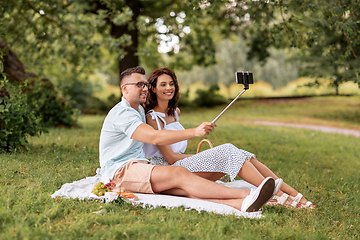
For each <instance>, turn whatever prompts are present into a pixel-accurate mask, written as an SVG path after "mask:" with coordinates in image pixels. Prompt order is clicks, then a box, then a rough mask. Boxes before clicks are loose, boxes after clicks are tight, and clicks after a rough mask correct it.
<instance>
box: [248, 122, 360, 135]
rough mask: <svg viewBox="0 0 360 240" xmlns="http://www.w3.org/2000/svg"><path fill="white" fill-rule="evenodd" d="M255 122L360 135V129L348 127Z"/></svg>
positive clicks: (265, 123)
mask: <svg viewBox="0 0 360 240" xmlns="http://www.w3.org/2000/svg"><path fill="white" fill-rule="evenodd" d="M254 123H255V124H262V125H270V126H281V127H294V128H305V129H312V130H315V131H321V132H327V133H339V134H345V135H353V136H356V137H360V131H359V130H354V129H348V128H338V127H328V126H321V125H308V124H298V123H282V122H269V121H254Z"/></svg>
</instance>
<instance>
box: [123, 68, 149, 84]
mask: <svg viewBox="0 0 360 240" xmlns="http://www.w3.org/2000/svg"><path fill="white" fill-rule="evenodd" d="M133 73H139V74H141V75H145V69H144V68H143V67H140V66H137V67H133V68H128V69H126V70H124V71H123V72H122V73H121V74H120V86H121V85H122V82H123V79H124V78H125V77H127V76H130V75H131V74H133Z"/></svg>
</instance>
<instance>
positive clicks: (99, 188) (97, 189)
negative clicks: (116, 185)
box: [91, 182, 108, 197]
mask: <svg viewBox="0 0 360 240" xmlns="http://www.w3.org/2000/svg"><path fill="white" fill-rule="evenodd" d="M91 192H92V193H93V194H95V195H97V196H99V197H100V196H102V195H104V194H105V192H108V190H107V189H106V188H105V187H104V184H103V183H102V182H98V183H97V184H95V186H94V188H93V190H92V191H91Z"/></svg>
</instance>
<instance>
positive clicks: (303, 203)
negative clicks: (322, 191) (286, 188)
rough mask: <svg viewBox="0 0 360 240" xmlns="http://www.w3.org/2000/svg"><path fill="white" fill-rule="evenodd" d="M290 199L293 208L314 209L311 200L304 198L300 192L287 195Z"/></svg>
mask: <svg viewBox="0 0 360 240" xmlns="http://www.w3.org/2000/svg"><path fill="white" fill-rule="evenodd" d="M289 197H290V199H291V200H292V203H291V206H292V207H294V208H308V209H314V208H315V205H314V204H312V202H310V201H308V200H306V199H305V198H304V196H303V195H302V194H301V193H298V194H297V195H296V196H295V197H293V196H289Z"/></svg>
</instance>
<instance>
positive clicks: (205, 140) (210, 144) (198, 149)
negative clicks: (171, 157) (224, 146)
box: [196, 139, 213, 153]
mask: <svg viewBox="0 0 360 240" xmlns="http://www.w3.org/2000/svg"><path fill="white" fill-rule="evenodd" d="M204 142H207V143H208V144H209V146H210V148H213V145H212V143H211V142H210V141H209V140H207V139H203V140H201V141H200V142H199V145H198V147H197V150H196V153H199V152H200V148H201V145H202V144H203V143H204Z"/></svg>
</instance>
